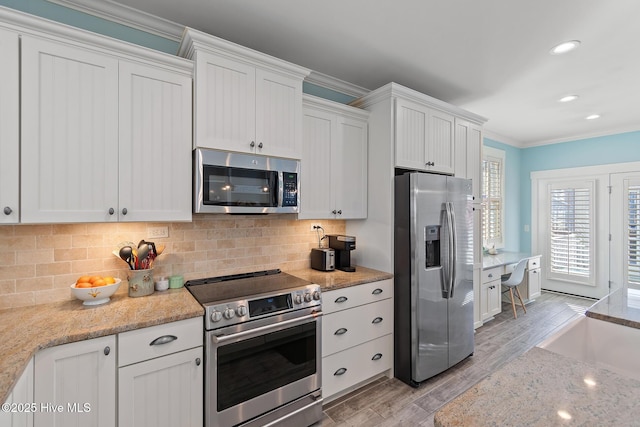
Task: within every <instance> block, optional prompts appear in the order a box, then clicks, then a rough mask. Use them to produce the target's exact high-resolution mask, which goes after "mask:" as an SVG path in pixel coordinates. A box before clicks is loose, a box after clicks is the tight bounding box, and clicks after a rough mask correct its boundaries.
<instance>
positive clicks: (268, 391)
mask: <svg viewBox="0 0 640 427" xmlns="http://www.w3.org/2000/svg"><path fill="white" fill-rule="evenodd" d="M185 286H186V288H187V289H188V290H189V291H190V292H191V294H192V295H193V296H194V297H195V299H196V300H197V301H198V302H199V303H200V304H202V305H203V306H204V308H205V380H204V384H205V393H204V394H205V426H206V427H231V426H243V427H249V426H251V427H254V426H255V427H257V426H295V427H299V426H309V425H311V424H313V423H315V422H318V421H320V419H321V418H322V393H321V378H322V375H321V371H320V367H321V351H320V336H321V327H322V308H321V295H320V286H318V285H315V284H312V283H310V282H307V281H305V280H302V279H299V278H297V277H294V276H291V275H289V274H286V273H283V272H281V271H280V270H268V271H259V272H254V273H246V274H238V275H231V276H221V277H212V278H207V279H200V280H191V281H189V282H187V283H186V284H185Z"/></svg>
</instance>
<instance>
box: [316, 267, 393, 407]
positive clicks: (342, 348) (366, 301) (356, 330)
mask: <svg viewBox="0 0 640 427" xmlns="http://www.w3.org/2000/svg"><path fill="white" fill-rule="evenodd" d="M322 300H323V312H324V316H323V320H322V394H323V398H324V399H325V402H328V401H331V400H333V399H335V398H337V397H339V396H341V395H343V394H345V393H347V392H348V391H351V390H352V389H353V388H355V387H357V386H360V385H363V384H364V383H365V382H366V381H368V380H371V379H374V378H375V377H377V376H379V375H381V374H384V373H387V375H391V369H392V368H393V280H391V279H389V280H383V281H379V282H371V283H366V284H362V285H357V286H352V287H349V288H344V289H338V290H335V291H327V292H325V293H324V294H323V296H322Z"/></svg>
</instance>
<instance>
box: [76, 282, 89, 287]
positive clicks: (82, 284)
mask: <svg viewBox="0 0 640 427" xmlns="http://www.w3.org/2000/svg"><path fill="white" fill-rule="evenodd" d="M91 286H92V285H91V283H89V282H78V283H76V288H90V287H91Z"/></svg>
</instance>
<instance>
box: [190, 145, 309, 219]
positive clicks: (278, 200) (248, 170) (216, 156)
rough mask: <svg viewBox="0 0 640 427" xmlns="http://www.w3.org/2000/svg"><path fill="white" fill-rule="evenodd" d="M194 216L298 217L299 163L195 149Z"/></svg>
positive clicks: (274, 158)
mask: <svg viewBox="0 0 640 427" xmlns="http://www.w3.org/2000/svg"><path fill="white" fill-rule="evenodd" d="M193 170H194V180H193V203H194V208H193V211H194V213H229V214H266V213H298V212H299V209H300V195H299V194H298V189H299V188H300V161H298V160H292V159H283V158H278V157H267V156H258V155H252V154H242V153H232V152H228V151H219V150H211V149H205V148H197V149H195V150H194V152H193Z"/></svg>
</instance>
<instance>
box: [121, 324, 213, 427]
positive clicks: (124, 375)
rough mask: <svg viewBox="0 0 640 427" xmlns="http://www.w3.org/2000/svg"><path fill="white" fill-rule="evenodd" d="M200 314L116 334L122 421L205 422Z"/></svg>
mask: <svg viewBox="0 0 640 427" xmlns="http://www.w3.org/2000/svg"><path fill="white" fill-rule="evenodd" d="M203 334H204V332H203V324H202V318H200V317H197V318H193V319H186V320H180V321H177V322H172V323H167V324H164V325H158V326H152V327H149V328H143V329H137V330H134V331H129V332H124V333H122V334H119V335H118V344H119V366H120V368H119V369H118V425H119V426H135V427H144V426H153V427H174V426H181V427H196V426H197V427H202V423H203V372H204V363H203V355H202V344H203Z"/></svg>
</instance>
